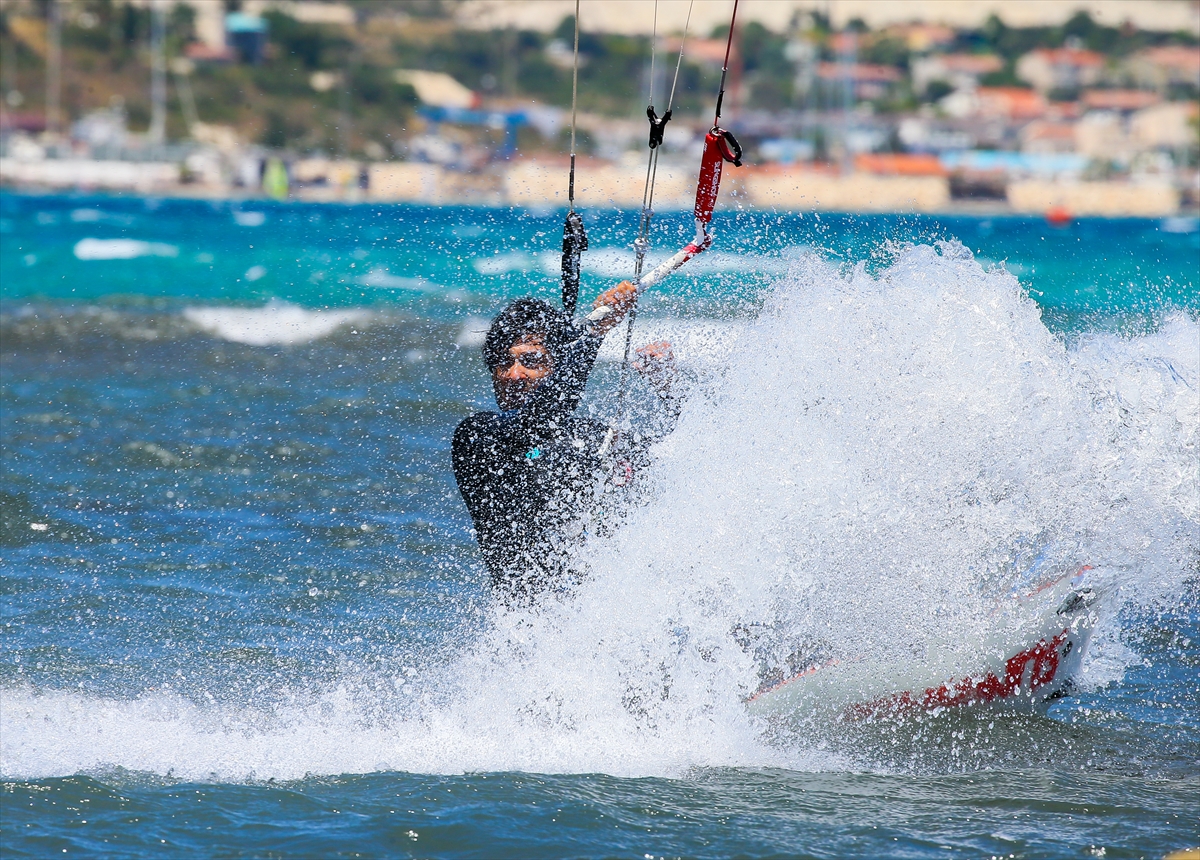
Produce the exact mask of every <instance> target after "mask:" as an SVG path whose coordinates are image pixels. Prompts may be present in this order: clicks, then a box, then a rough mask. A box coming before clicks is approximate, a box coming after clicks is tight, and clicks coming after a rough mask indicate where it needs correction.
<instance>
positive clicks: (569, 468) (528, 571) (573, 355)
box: [451, 334, 609, 593]
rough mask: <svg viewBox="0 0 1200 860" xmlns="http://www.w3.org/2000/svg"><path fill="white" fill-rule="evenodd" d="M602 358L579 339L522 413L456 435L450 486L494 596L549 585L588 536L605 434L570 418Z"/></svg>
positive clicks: (463, 426) (472, 421) (468, 426)
mask: <svg viewBox="0 0 1200 860" xmlns="http://www.w3.org/2000/svg"><path fill="white" fill-rule="evenodd" d="M599 349H600V338H598V337H594V336H592V335H590V334H584V335H582V336H581V337H579V338H578V339H576V340H575V341H574V342H572V343H570V344H568V345H567V346H566V347H564V348H563V350H562V352H561V354H560V355H559V356H557V357H556V361H555V367H554V371H553V372H552V373H551V374H550V375H549V376H548V377H546V379H544V380H543V381H542V382H541V383H540V384H539V385H538V386H537V387H536V388H534V389H533V391H532V392H531V393H530V395H529V397H528V398H527V399H526V401H525V402H524V403H523V404H521V406H520V407H518V408H516V409H510V410H509V411H507V412H500V413H496V412H477V413H475V414H474V415H472V416H471V417H469V418H467V419H465V420H463V421H462V423H460V424H459V425H458V428H457V429H456V430H455V431H454V444H453V446H452V448H451V452H452V455H453V459H454V477H455V478H456V479H457V480H458V490H459V492H460V493H462V497H463V501H464V502H466V504H467V510H468V511H470V513H471V519H472V520H473V521H474V523H475V536H476V539H477V540H478V541H479V549H480V552H482V554H483V559H484V561H485V562H486V563H487V566H488V570H489V571H490V572H491V575H492V580H493V583H494V584H495V585H497V586H501V587H504V588H506V589H508V590H510V591H513V592H517V593H530V592H536V591H539V590H541V589H543V588H545V587H546V586H548V585H550V584H551V583H552V581H553V580H554V579H555V578H556V576H557V575H559V574H561V573H562V572H563V571H564V569H565V568H566V567H567V565H568V564H569V563H570V558H569V555H570V552H571V549H572V548H573V546H575V545H577V544H578V542H579V532H580V531H582V529H583V528H585V527H586V523H585V522H582V521H581V520H582V519H584V518H585V516H586V514H587V513H588V512H590V511H591V509H592V507H593V504H594V499H595V498H596V496H597V495H598V494H599V493H600V492H601V488H602V485H603V482H604V479H605V477H606V466H607V465H609V461H608V459H607V457H606V455H605V453H603V452H602V450H601V449H602V446H603V445H604V439H605V435H606V433H607V430H606V428H605V426H604V425H603V424H601V423H600V422H598V421H592V420H590V419H587V418H581V417H578V416H576V415H575V414H574V413H575V409H576V407H577V406H579V400H580V398H581V397H582V396H583V389H584V387H585V386H586V385H587V380H588V375H589V374H590V373H591V370H592V365H593V364H594V363H595V361H596V353H597V352H598V351H599ZM572 526H574V528H572Z"/></svg>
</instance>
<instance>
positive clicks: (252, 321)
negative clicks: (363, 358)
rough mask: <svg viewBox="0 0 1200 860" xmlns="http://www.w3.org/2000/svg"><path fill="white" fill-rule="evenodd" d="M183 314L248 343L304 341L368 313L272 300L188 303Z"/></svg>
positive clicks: (200, 325)
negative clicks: (247, 304)
mask: <svg viewBox="0 0 1200 860" xmlns="http://www.w3.org/2000/svg"><path fill="white" fill-rule="evenodd" d="M183 318H184V319H185V320H187V321H188V322H189V323H191V324H192V325H194V326H195V327H196V328H198V329H200V330H201V331H205V332H207V333H208V334H211V335H213V336H215V337H218V338H220V339H222V340H227V341H231V342H233V343H244V344H249V345H250V346H274V345H290V344H297V343H308V342H309V341H313V340H319V339H321V338H323V337H327V336H328V335H330V334H333V332H335V331H337V330H338V329H339V328H342V327H343V326H347V325H351V324H358V325H363V324H366V323H367V322H369V321H370V320H371V313H370V312H369V311H365V310H362V309H350V310H336V311H330V310H323V311H314V310H308V309H306V308H302V307H299V306H297V305H292V304H288V303H287V302H281V301H277V300H273V301H271V302H268V303H267V304H266V305H264V306H262V307H259V308H223V307H190V308H186V309H185V310H184V311H183Z"/></svg>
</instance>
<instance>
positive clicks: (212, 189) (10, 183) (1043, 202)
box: [0, 159, 1200, 221]
mask: <svg viewBox="0 0 1200 860" xmlns="http://www.w3.org/2000/svg"><path fill="white" fill-rule="evenodd" d="M50 164H54V163H53V162H50ZM76 164H77V167H76V170H77V171H78V173H79V174H83V175H84V177H85V179H88V178H92V177H101V179H100V181H95V179H92V181H82V182H81V181H70V180H71V179H73V178H74V177H73V176H72V175H71V174H72V171H71V167H72V166H73V165H71V164H70V163H66V164H64V163H63V162H58V163H57V164H56V165H55V167H57V168H58V169H57V175H54V174H52V175H50V176H49V177H45V174H40V172H39V171H38V170H37V169H36V165H37V163H36V162H34V163H32V164H25V165H19V164H18V165H14V164H13V163H12V161H11V160H10V159H0V193H6V194H21V195H31V196H56V195H64V194H66V195H73V194H81V195H87V196H91V195H101V196H114V197H170V198H177V199H194V200H204V201H228V202H256V203H259V202H277V203H283V202H296V203H333V204H345V205H358V204H373V205H388V204H415V205H434V206H472V207H482V208H524V209H547V208H549V209H557V208H564V207H565V206H566V187H565V186H566V181H565V172H564V171H563V170H562V169H561V168H560V166H559V165H557V164H553V163H546V162H538V161H534V160H527V161H520V162H515V163H514V164H513V166H512V167H511V168H510V169H508V170H505V171H490V172H488V173H485V174H455V173H452V172H450V171H442V170H439V169H436V168H434V167H433V166H431V165H418V164H411V165H410V164H405V163H392V164H387V163H385V164H383V165H372V166H370V168H366V167H360V166H359V165H349V166H347V168H346V169H345V170H344V171H343V172H349V171H351V170H353V171H354V174H353V175H354V176H355V179H356V181H354V182H352V183H347V184H345V185H335V186H330V185H326V184H324V183H322V184H316V185H311V186H299V187H292V188H289V189H288V190H287V191H286V193H284V194H275V195H269V194H264V193H263V192H262V191H260V190H259V189H253V188H240V187H236V186H228V185H205V184H197V183H188V182H180V181H178V179H175V178H174V177H172V176H171V174H172V173H173V172H175V171H174V170H173V169H172V168H173V167H174V166H173V165H170V164H166V163H163V164H151V165H145V164H137V163H133V162H117V163H106V162H103V161H93V162H77V163H76ZM31 167H34V168H35V169H32V170H31V169H29V168H31ZM64 168H66V169H64ZM131 168H134V169H131ZM147 168H149V169H147ZM414 168H415V169H414ZM48 172H49V171H48ZM164 176H166V177H169V178H167V179H164V178H163V177H164ZM726 176H727V178H726V180H725V185H724V187H723V188H722V198H723V199H722V201H721V202H722V205H723V206H725V207H728V208H730V209H739V208H743V209H753V210H775V211H780V212H810V211H811V212H862V213H870V214H889V213H891V214H907V213H919V214H930V215H958V216H973V215H974V216H979V217H997V216H1009V215H1011V216H1028V215H1035V216H1046V217H1048V218H1049V219H1050V220H1051V221H1054V220H1059V219H1063V218H1077V217H1113V218H1122V217H1145V218H1171V217H1174V216H1184V217H1192V218H1195V217H1200V200H1198V197H1200V195H1197V194H1189V195H1186V196H1185V195H1183V194H1181V193H1180V192H1179V190H1178V189H1176V188H1175V187H1173V186H1172V185H1170V184H1168V183H1165V182H1153V181H1151V182H1134V181H1067V182H1062V181H1054V180H1049V181H1043V180H1036V179H1034V180H1024V181H1020V182H1013V183H1010V184H1009V186H1008V188H1007V189H1006V194H1005V196H1004V197H998V198H992V199H979V198H965V199H964V198H956V197H954V196H953V194H952V180H951V179H950V177H947V176H902V175H887V174H869V173H861V172H860V173H849V174H839V173H836V172H834V171H818V170H812V169H806V168H800V169H794V168H793V169H787V168H781V167H779V166H770V165H769V166H764V167H746V168H743V169H741V170H737V171H734V170H730V171H728V172H727V174H726ZM43 177H45V178H43ZM359 177H361V178H362V179H364V180H366V181H363V182H361V183H360V182H358V181H357V179H358V178H359ZM643 178H644V168H640V167H632V166H622V165H612V164H600V165H595V166H594V169H593V170H592V171H590V172H589V170H588V168H587V167H586V166H583V167H581V168H580V171H579V175H578V177H577V192H576V193H577V205H579V206H582V207H584V208H591V209H637V208H639V207H640V204H641V184H642V180H643ZM39 179H41V180H42V181H39ZM46 179H49V180H50V181H46ZM55 180H57V181H55ZM64 180H66V181H64ZM114 180H116V181H114ZM122 180H124V181H122ZM372 180H374V181H372ZM687 180H688V177H687V167H686V166H684V165H682V164H680V165H678V167H674V168H672V167H671V166H670V165H668V166H667V168H666V169H665V170H664V169H663V168H661V167H660V174H659V192H658V196H657V199H656V201H655V206H654V208H655V210H656V211H659V212H678V211H686V210H688V209H691V207H692V202H693V200H692V195H693V194H694V190H693V188H694V186H692V187H689V183H688V181H687ZM560 186H561V187H560ZM1188 198H1190V199H1188Z"/></svg>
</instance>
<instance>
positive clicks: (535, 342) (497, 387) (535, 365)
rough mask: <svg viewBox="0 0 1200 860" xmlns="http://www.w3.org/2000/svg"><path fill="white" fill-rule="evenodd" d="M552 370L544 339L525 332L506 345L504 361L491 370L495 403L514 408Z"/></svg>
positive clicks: (502, 407) (552, 364)
mask: <svg viewBox="0 0 1200 860" xmlns="http://www.w3.org/2000/svg"><path fill="white" fill-rule="evenodd" d="M553 369H554V363H553V361H552V360H551V358H550V351H549V350H548V349H546V345H545V340H544V338H543V337H542V336H541V335H536V334H533V335H525V336H524V337H522V338H521V339H520V340H519V341H517V342H516V343H514V344H513V345H512V346H510V347H509V348H508V355H507V356H506V357H505V360H504V361H503V362H501V363H500V365H499V366H497V368H496V369H495V370H493V371H492V390H493V391H494V392H495V393H496V405H497V406H499V407H500V409H501V411H504V412H507V411H508V410H509V409H516V408H517V407H518V406H520V405H521V404H522V403H524V402H525V398H527V397H528V396H529V395H530V393H531V392H532V391H533V389H535V388H537V386H538V383H539V382H541V381H542V380H543V379H545V378H546V377H547V376H549V375H550V371H551V370H553Z"/></svg>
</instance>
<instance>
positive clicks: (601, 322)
mask: <svg viewBox="0 0 1200 860" xmlns="http://www.w3.org/2000/svg"><path fill="white" fill-rule="evenodd" d="M636 300H637V287H635V286H634V285H633V284H632V283H630V282H629V281H621V283H619V284H617V285H616V286H615V287H610V288H609V289H607V290H605V291H604V292H602V293H601V294H600V295H599V296H597V297H596V301H595V303H594V304H593V307H596V308H601V307H606V308H608V309H609V313H608V314H607V315H605V316H603V317H601V318H600V319H598V320H595V321H594V322H593V323H592V330H593V331H594V332H595V333H596V334H597V335H599V336H600V337H604V335H606V334H608V333H609V332H610V331H612V330H613V329H614V328H615V327H616V325H617V323H619V322H620V321H621V320H623V319H624V318H625V314H627V313H629V309H630V308H632V307H633V303H634V302H635V301H636Z"/></svg>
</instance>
